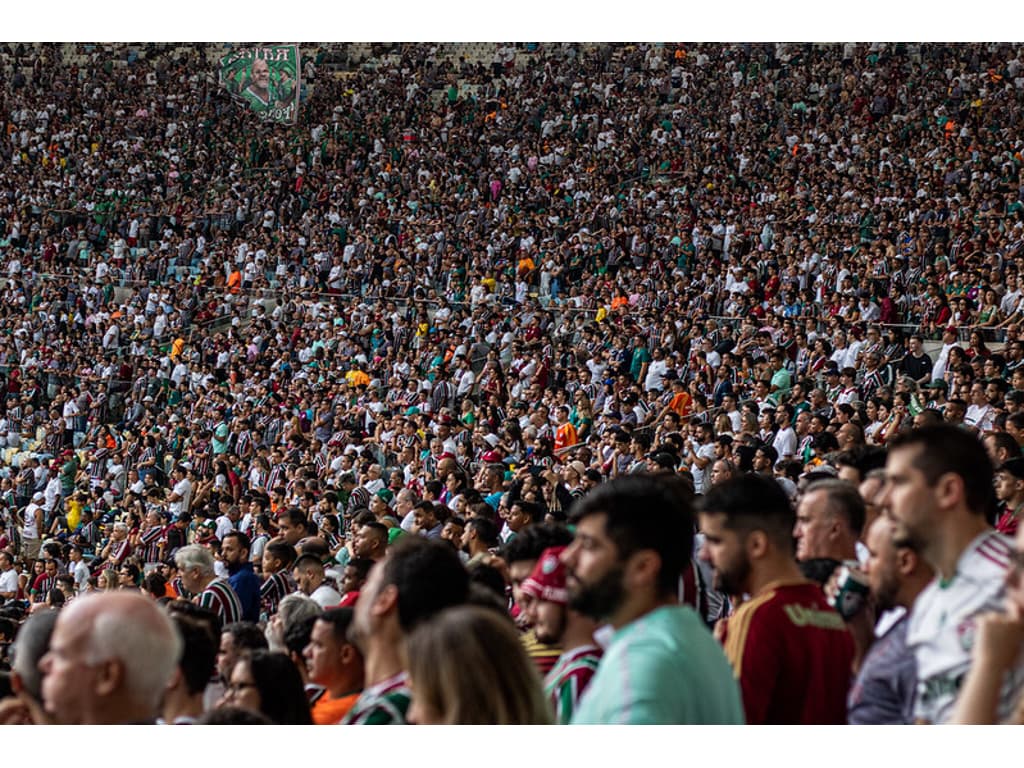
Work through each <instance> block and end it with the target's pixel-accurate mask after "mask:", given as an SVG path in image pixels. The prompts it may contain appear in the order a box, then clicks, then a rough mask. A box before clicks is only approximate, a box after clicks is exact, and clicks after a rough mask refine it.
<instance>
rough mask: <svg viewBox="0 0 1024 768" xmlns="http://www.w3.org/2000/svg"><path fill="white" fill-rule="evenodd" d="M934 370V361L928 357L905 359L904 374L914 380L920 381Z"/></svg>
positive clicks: (909, 357) (908, 356)
mask: <svg viewBox="0 0 1024 768" xmlns="http://www.w3.org/2000/svg"><path fill="white" fill-rule="evenodd" d="M931 369H932V359H931V358H930V357H929V356H928V355H926V354H925V355H921V356H920V357H914V356H913V355H907V356H906V357H904V358H903V372H904V373H905V374H907V376H910V377H911V378H913V379H914V380H920V379H922V378H923V377H924V376H926V375H927V374H928V372H929V371H931Z"/></svg>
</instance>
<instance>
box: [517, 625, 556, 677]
mask: <svg viewBox="0 0 1024 768" xmlns="http://www.w3.org/2000/svg"><path fill="white" fill-rule="evenodd" d="M519 640H520V642H522V644H523V649H524V650H525V651H526V655H527V656H529V657H530V661H532V662H533V663H534V665H535V666H536V667H537V671H538V672H539V673H540V675H541V677H544V676H546V675H547V674H548V673H549V672H550V671H551V670H552V669H554V667H555V664H556V663H557V662H558V659H559V657H560V656H561V655H562V648H561V646H558V645H548V644H547V643H542V642H541V641H540V640H538V639H537V634H536V632H535V631H534V630H533V629H528V630H526V631H525V632H524V633H523V634H521V635H520V636H519Z"/></svg>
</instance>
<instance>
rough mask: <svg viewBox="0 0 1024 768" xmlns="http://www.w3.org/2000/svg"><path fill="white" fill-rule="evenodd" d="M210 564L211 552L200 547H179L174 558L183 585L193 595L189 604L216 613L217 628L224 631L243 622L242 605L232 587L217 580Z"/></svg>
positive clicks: (224, 580)
mask: <svg viewBox="0 0 1024 768" xmlns="http://www.w3.org/2000/svg"><path fill="white" fill-rule="evenodd" d="M213 562H214V561H213V555H212V554H211V553H210V550H208V549H207V548H206V547H203V546H201V545H199V544H189V545H188V546H187V547H182V548H181V549H179V550H178V553H177V554H176V555H175V556H174V563H175V565H177V566H178V571H179V572H180V573H181V583H182V585H183V586H184V587H185V589H186V590H188V591H189V593H191V594H193V595H195V598H194V599H193V601H192V602H194V603H195V604H196V605H199V606H201V607H203V608H207V609H209V610H211V611H213V612H214V613H216V614H217V616H219V617H220V625H221V626H222V627H226V626H227V625H228V624H233V623H234V622H236V621H241V620H242V601H241V600H239V599H238V595H237V594H236V593H235V590H233V589H232V588H231V583H230V582H229V581H228V580H227V579H223V578H220V577H219V576H217V573H216V571H214V565H213Z"/></svg>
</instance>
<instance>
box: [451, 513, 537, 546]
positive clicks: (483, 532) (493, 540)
mask: <svg viewBox="0 0 1024 768" xmlns="http://www.w3.org/2000/svg"><path fill="white" fill-rule="evenodd" d="M466 528H469V529H471V530H473V531H476V535H477V538H478V539H480V541H481V542H483V544H484V546H485V547H487V548H488V549H490V548H491V547H496V546H498V526H497V524H496V523H495V522H494V521H493V520H490V519H488V518H486V517H471V518H470V519H469V520H467V521H466ZM526 530H527V531H528V530H530V529H529V528H527V529H526ZM523 533H524V534H525V533H526V531H523ZM520 535H522V534H520ZM517 538H518V537H517Z"/></svg>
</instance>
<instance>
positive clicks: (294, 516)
mask: <svg viewBox="0 0 1024 768" xmlns="http://www.w3.org/2000/svg"><path fill="white" fill-rule="evenodd" d="M282 518H288V522H289V523H291V524H292V525H294V526H296V527H299V526H305V525H306V513H305V512H303V511H302V510H301V509H299V508H298V507H288V509H286V510H285V511H284V512H283V513H282V514H280V515H279V516H278V520H280V519H282Z"/></svg>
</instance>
